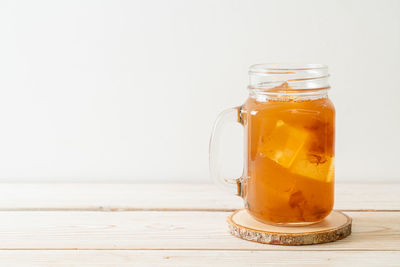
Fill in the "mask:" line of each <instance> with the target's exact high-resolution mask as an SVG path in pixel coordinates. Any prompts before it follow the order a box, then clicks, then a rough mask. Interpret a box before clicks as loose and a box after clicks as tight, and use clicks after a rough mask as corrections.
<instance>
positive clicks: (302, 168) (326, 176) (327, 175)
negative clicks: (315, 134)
mask: <svg viewBox="0 0 400 267" xmlns="http://www.w3.org/2000/svg"><path fill="white" fill-rule="evenodd" d="M334 170H335V168H334V159H333V158H331V157H327V156H325V155H318V154H312V153H310V152H308V151H307V150H306V149H303V150H302V151H300V152H299V154H298V155H297V158H296V159H295V161H294V162H293V164H292V166H291V167H290V171H291V172H293V173H296V174H299V175H302V176H306V177H309V178H312V179H315V180H318V181H321V182H332V181H333V178H334Z"/></svg>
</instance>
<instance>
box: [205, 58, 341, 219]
mask: <svg viewBox="0 0 400 267" xmlns="http://www.w3.org/2000/svg"><path fill="white" fill-rule="evenodd" d="M328 77H329V73H328V68H327V67H326V66H324V65H321V64H305V65H296V64H257V65H253V66H251V67H250V70H249V78H250V79H249V81H250V83H249V86H248V90H249V97H248V99H247V101H246V102H245V104H244V105H242V106H240V107H235V108H231V109H227V110H225V111H224V112H222V113H221V114H220V115H219V117H218V119H217V121H216V123H215V125H214V128H213V135H212V137H211V141H210V173H211V176H212V177H213V178H214V180H215V181H216V182H217V183H218V184H219V185H220V186H222V187H224V188H225V189H226V190H230V191H231V192H236V193H237V194H238V195H240V196H241V197H242V198H243V199H244V203H245V208H246V210H247V211H248V212H249V213H250V214H251V215H252V217H254V218H256V219H258V220H259V221H261V222H265V223H279V224H286V225H291V224H294V225H302V224H310V223H314V222H318V221H320V220H322V219H323V218H325V217H326V216H327V215H328V214H329V213H330V212H331V211H332V207H333V201H334V176H335V175H334V171H335V166H334V159H335V156H334V154H335V151H334V146H335V140H334V137H335V136H334V133H335V108H334V106H333V104H332V102H331V101H330V100H329V98H328V91H329V89H330V86H329V83H328ZM232 122H239V123H241V124H242V125H243V126H244V133H245V144H244V147H245V149H244V151H245V157H244V170H243V174H242V176H241V177H239V178H234V179H229V178H227V177H226V176H224V174H223V171H222V160H221V153H220V147H219V143H220V141H219V139H220V138H221V132H222V128H223V127H224V125H225V124H227V123H232ZM235 185H236V186H237V187H235Z"/></svg>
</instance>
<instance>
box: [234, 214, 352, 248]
mask: <svg viewBox="0 0 400 267" xmlns="http://www.w3.org/2000/svg"><path fill="white" fill-rule="evenodd" d="M227 222H228V224H229V231H230V233H231V234H232V235H234V236H236V237H239V238H242V239H245V240H248V241H254V242H258V243H264V244H274V245H290V246H299V245H315V244H322V243H327V242H334V241H337V240H340V239H343V238H345V237H347V236H348V235H350V234H351V218H350V217H349V216H348V215H346V214H344V213H342V212H340V211H337V210H334V211H332V212H331V213H330V214H329V215H328V217H326V218H325V219H324V220H323V221H321V222H318V223H314V224H311V225H304V226H297V227H287V226H282V225H270V224H265V223H261V222H260V221H258V220H256V219H255V218H254V217H252V216H251V215H250V214H249V213H248V212H247V210H245V209H240V210H237V211H235V212H233V213H232V214H231V215H229V217H228V219H227Z"/></svg>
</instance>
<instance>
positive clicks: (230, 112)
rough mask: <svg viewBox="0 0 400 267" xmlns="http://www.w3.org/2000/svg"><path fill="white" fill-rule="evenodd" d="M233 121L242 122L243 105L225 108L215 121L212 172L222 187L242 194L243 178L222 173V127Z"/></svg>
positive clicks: (210, 150) (212, 136) (211, 159)
mask: <svg viewBox="0 0 400 267" xmlns="http://www.w3.org/2000/svg"><path fill="white" fill-rule="evenodd" d="M233 122H238V123H240V124H242V119H241V107H235V108H230V109H227V110H224V111H223V112H222V113H220V114H219V115H218V117H217V120H216V121H215V123H214V127H213V130H212V134H211V139H210V148H209V162H210V174H211V178H212V179H213V180H214V182H215V183H216V184H217V185H219V186H220V187H221V188H222V189H224V190H226V191H229V192H231V193H233V194H236V195H238V196H240V195H241V178H236V179H235V178H233V179H232V178H227V177H224V176H223V175H222V159H221V155H220V154H221V153H220V152H221V148H220V145H221V142H220V141H221V133H222V129H223V127H224V126H225V125H226V124H227V123H233Z"/></svg>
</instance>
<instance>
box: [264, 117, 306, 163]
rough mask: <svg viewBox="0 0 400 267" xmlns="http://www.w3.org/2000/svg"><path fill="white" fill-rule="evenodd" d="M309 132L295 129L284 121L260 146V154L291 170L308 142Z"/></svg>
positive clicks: (277, 125)
mask: <svg viewBox="0 0 400 267" xmlns="http://www.w3.org/2000/svg"><path fill="white" fill-rule="evenodd" d="M308 136H309V133H308V131H307V130H303V129H299V128H296V127H293V126H291V125H289V124H287V123H285V122H284V121H282V120H278V121H277V122H276V125H275V128H274V130H272V132H271V134H270V135H269V136H267V137H266V138H265V140H264V142H263V143H262V144H261V145H260V146H259V149H258V152H259V153H260V155H261V156H263V157H267V158H269V159H271V160H273V161H275V162H276V163H278V164H280V165H281V166H283V167H285V168H289V167H290V166H291V165H292V163H293V161H294V160H295V159H296V156H297V154H298V153H299V152H300V151H301V149H302V148H303V146H304V144H305V143H306V141H307V138H308Z"/></svg>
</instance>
